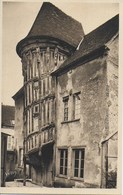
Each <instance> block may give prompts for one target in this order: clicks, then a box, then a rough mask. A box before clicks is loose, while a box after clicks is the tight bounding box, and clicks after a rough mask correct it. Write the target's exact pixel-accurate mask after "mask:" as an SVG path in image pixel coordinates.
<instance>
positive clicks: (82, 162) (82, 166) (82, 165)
mask: <svg viewBox="0 0 123 195" xmlns="http://www.w3.org/2000/svg"><path fill="white" fill-rule="evenodd" d="M81 168H84V160H81Z"/></svg>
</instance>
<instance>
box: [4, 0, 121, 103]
mask: <svg viewBox="0 0 123 195" xmlns="http://www.w3.org/2000/svg"><path fill="white" fill-rule="evenodd" d="M50 2H51V3H53V4H54V5H55V6H56V7H58V8H59V9H61V10H62V11H63V12H65V13H66V14H67V15H69V16H72V17H73V18H74V19H76V20H78V21H79V22H81V24H82V26H83V29H84V32H85V34H87V33H89V32H90V31H92V30H94V29H95V28H96V27H98V26H100V25H101V24H103V23H104V22H106V21H107V20H109V19H110V18H112V17H113V16H115V15H116V14H118V13H119V6H118V4H117V3H83V2H82V1H81V2H80V1H76V2H75V1H70V0H69V1H64V2H62V1H60V2H58V1H50ZM41 5H42V1H40V2H16V1H15V2H3V6H2V86H1V87H2V90H1V94H2V95H1V101H2V103H3V104H6V105H14V100H13V99H12V96H13V95H14V94H15V93H16V92H17V91H18V90H19V89H20V88H21V87H22V85H23V77H22V65H21V59H20V58H19V56H18V55H17V53H16V45H17V43H18V42H19V41H20V40H22V39H23V38H24V37H25V36H26V35H27V34H28V32H29V30H30V29H31V27H32V25H33V22H34V20H35V18H36V16H37V14H38V12H39V10H40V8H41Z"/></svg>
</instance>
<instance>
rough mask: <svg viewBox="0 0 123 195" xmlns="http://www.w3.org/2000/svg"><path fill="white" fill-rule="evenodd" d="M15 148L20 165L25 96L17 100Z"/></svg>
mask: <svg viewBox="0 0 123 195" xmlns="http://www.w3.org/2000/svg"><path fill="white" fill-rule="evenodd" d="M15 148H16V150H17V166H19V163H20V162H19V149H20V148H23V96H21V97H20V98H18V99H17V100H16V101H15Z"/></svg>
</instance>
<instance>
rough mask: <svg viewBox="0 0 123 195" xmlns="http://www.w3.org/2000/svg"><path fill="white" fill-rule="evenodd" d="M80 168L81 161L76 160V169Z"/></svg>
mask: <svg viewBox="0 0 123 195" xmlns="http://www.w3.org/2000/svg"><path fill="white" fill-rule="evenodd" d="M78 167H79V160H75V168H78Z"/></svg>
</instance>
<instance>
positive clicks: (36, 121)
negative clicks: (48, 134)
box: [33, 117, 38, 131]
mask: <svg viewBox="0 0 123 195" xmlns="http://www.w3.org/2000/svg"><path fill="white" fill-rule="evenodd" d="M33 122H34V131H38V117H34V118H33Z"/></svg>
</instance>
